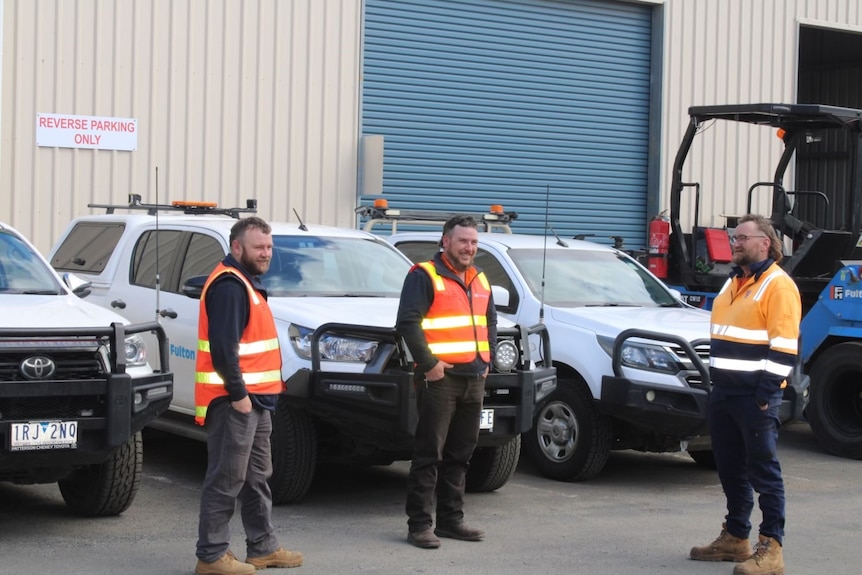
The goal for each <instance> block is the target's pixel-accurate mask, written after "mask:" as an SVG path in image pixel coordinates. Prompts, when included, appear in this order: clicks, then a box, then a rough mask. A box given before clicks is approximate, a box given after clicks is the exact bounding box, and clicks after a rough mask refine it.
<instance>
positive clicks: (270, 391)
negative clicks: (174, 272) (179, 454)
mask: <svg viewBox="0 0 862 575" xmlns="http://www.w3.org/2000/svg"><path fill="white" fill-rule="evenodd" d="M271 233H272V229H271V228H270V226H269V224H267V223H266V222H265V221H264V220H262V219H261V218H258V217H249V218H244V219H241V220H239V221H238V222H237V223H236V224H234V226H233V227H232V228H231V231H230V253H229V254H228V255H227V256H226V257H225V259H224V260H222V262H221V263H220V264H219V265H217V266H216V268H215V270H213V272H212V273H211V274H210V276H209V278H208V279H207V281H206V283H205V284H204V288H203V292H202V293H201V303H200V317H199V320H198V350H197V363H196V371H197V373H196V377H195V421H196V422H197V423H198V424H199V425H204V426H205V428H206V433H207V472H206V478H205V479H204V484H203V489H202V491H201V507H200V520H199V525H198V542H197V549H196V553H195V554H196V555H197V557H198V562H197V566H196V567H195V573H197V574H198V575H225V574H233V575H251V574H252V573H254V572H255V571H256V570H257V569H264V568H266V567H298V566H300V565H302V554H300V553H297V552H295V551H287V550H285V549H284V548H283V547H281V546H279V544H278V539H277V538H276V536H275V528H274V527H273V524H272V520H271V514H272V493H271V491H270V489H269V485H268V484H267V480H268V479H269V477H270V476H271V475H272V460H271V446H270V434H271V432H272V412H273V411H275V408H276V404H277V402H278V395H279V394H280V393H281V391H282V390H283V389H284V383H283V381H282V379H281V352H280V350H279V344H278V333H277V331H276V328H275V320H274V319H273V316H272V312H271V311H270V308H269V305H268V304H267V294H266V289H265V288H264V287H263V284H262V283H261V281H260V276H261V275H263V274H264V273H266V271H267V270H268V269H269V264H270V261H271V259H272V235H271ZM237 501H239V504H240V514H241V515H242V523H243V527H244V528H245V534H246V547H247V549H246V551H247V556H246V562H245V563H241V562H240V561H239V560H237V558H236V556H235V555H234V554H233V552H231V550H230V549H229V543H230V526H229V523H230V520H231V517H232V516H233V514H234V511H235V509H236V505H237Z"/></svg>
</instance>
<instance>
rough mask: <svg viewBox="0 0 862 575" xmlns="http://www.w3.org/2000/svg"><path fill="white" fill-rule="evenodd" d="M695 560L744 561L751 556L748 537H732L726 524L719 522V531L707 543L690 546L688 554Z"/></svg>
mask: <svg viewBox="0 0 862 575" xmlns="http://www.w3.org/2000/svg"><path fill="white" fill-rule="evenodd" d="M688 556H689V557H691V558H692V559H694V560H696V561H737V562H738V561H745V560H746V559H748V558H749V557H751V545H750V544H749V542H748V539H740V538H739V537H734V536H733V535H731V534H730V533H728V532H727V524H725V523H722V524H721V533H719V534H718V537H717V538H716V539H715V541H713V542H712V543H710V544H709V545H704V546H703V547H692V548H691V551H690V552H689V554H688Z"/></svg>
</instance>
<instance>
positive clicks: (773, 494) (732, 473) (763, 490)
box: [709, 392, 785, 543]
mask: <svg viewBox="0 0 862 575" xmlns="http://www.w3.org/2000/svg"><path fill="white" fill-rule="evenodd" d="M779 404H780V399H776V400H773V401H771V402H770V404H769V409H767V410H765V411H764V410H761V409H760V407H759V406H758V405H757V401H756V400H755V398H754V395H724V394H721V393H718V394H716V393H715V392H713V395H712V396H711V398H710V403H709V431H710V435H711V436H712V452H713V455H714V456H715V464H716V467H717V468H718V477H719V479H720V480H721V486H722V487H723V488H724V495H725V496H726V498H727V515H726V516H725V522H726V524H727V531H728V532H729V533H730V534H731V535H733V536H735V537H741V538H748V536H749V533H750V532H751V511H752V509H754V493H753V492H754V491H756V492H757V493H758V494H759V498H758V503H759V505H760V511H761V513H762V514H763V521H762V522H761V524H760V534H761V535H764V536H768V537H772V538H774V539H776V540H777V541H778V542H779V543H782V541H783V538H784V519H785V515H784V480H783V479H782V477H781V465H780V464H779V462H778V453H777V451H776V441H777V439H778V425H779V420H778V405H779Z"/></svg>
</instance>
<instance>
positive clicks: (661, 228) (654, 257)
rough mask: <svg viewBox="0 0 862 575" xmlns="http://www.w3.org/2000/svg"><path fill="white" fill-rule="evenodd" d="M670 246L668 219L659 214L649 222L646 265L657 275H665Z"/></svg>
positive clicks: (662, 276) (661, 276) (664, 276)
mask: <svg viewBox="0 0 862 575" xmlns="http://www.w3.org/2000/svg"><path fill="white" fill-rule="evenodd" d="M669 247H670V221H669V220H668V219H667V218H666V217H665V216H664V214H663V213H662V214H659V215H657V216H656V217H654V218H653V219H652V220H650V223H649V244H648V245H647V267H648V268H649V270H650V271H651V272H652V273H654V274H655V275H656V276H657V277H660V278H662V279H664V278H666V277H667V252H668V248H669Z"/></svg>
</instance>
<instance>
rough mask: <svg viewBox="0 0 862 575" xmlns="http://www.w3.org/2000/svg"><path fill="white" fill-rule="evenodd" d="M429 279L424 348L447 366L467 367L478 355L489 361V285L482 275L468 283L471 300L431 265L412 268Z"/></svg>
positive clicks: (424, 264)
mask: <svg viewBox="0 0 862 575" xmlns="http://www.w3.org/2000/svg"><path fill="white" fill-rule="evenodd" d="M415 267H419V268H421V269H423V270H425V272H426V273H427V274H428V275H429V276H431V283H432V284H434V301H433V302H432V303H431V307H430V308H429V309H428V313H427V314H426V315H425V318H423V320H422V330H423V331H424V332H425V339H426V340H427V341H428V348H429V349H430V350H431V353H433V354H434V355H435V356H436V357H437V359H439V360H441V361H445V362H447V363H453V364H457V363H470V362H472V361H473V360H475V359H476V355H477V354H478V355H479V357H481V358H482V360H484V361H486V362H490V361H491V352H490V345H489V343H488V316H487V312H488V303H489V302H490V301H491V300H490V297H491V285H490V284H489V283H488V278H487V277H485V274H484V272H479V273H478V274H476V276H475V277H474V278H473V279H472V281H471V282H470V285H469V286H468V287H469V288H470V292H471V297H470V298H468V297H467V292H466V291H464V288H463V287H461V284H459V283H458V282H457V281H455V280H453V279H451V278H448V277H446V276H441V275H440V274H438V273H437V269H436V268H435V267H434V262H433V261H430V262H422V263H420V264H416V266H414V268H415Z"/></svg>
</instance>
